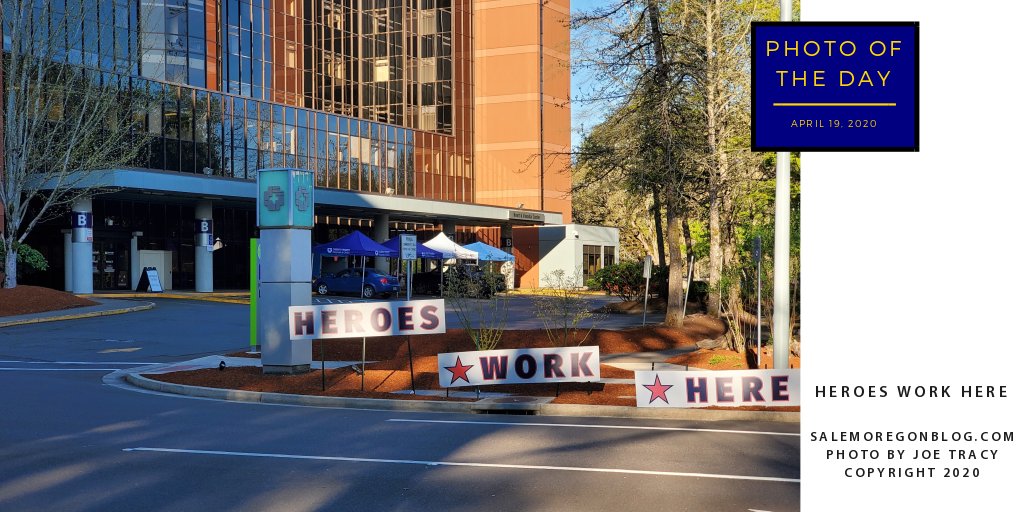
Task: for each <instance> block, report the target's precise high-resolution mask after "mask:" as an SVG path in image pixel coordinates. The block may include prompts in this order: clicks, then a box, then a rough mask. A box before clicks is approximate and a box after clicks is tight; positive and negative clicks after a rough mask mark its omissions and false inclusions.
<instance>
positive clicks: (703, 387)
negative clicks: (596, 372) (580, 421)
mask: <svg viewBox="0 0 1024 512" xmlns="http://www.w3.org/2000/svg"><path fill="white" fill-rule="evenodd" d="M634 379H635V381H636V405H637V407H709V406H717V407H740V406H745V405H771V406H786V405H800V371H799V370H732V371H639V372H634Z"/></svg>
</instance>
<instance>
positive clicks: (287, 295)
mask: <svg viewBox="0 0 1024 512" xmlns="http://www.w3.org/2000/svg"><path fill="white" fill-rule="evenodd" d="M311 241H312V231H311V230H309V229H263V230H260V256H261V258H260V276H259V281H260V282H259V295H260V297H259V303H258V304H257V318H258V324H259V325H258V326H257V328H258V329H259V332H260V334H261V338H260V350H261V351H262V354H261V356H262V359H263V373H286V374H294V373H305V372H307V371H309V365H310V363H311V362H312V358H313V348H312V347H313V342H312V341H309V340H298V341H291V340H290V337H289V333H288V306H308V305H310V303H311V302H312V297H311V293H310V286H309V276H311V275H313V268H312V263H311V262H310V259H309V258H308V257H306V256H305V255H306V254H308V253H309V248H310V247H311ZM293 255H294V257H293Z"/></svg>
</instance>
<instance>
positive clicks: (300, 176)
mask: <svg viewBox="0 0 1024 512" xmlns="http://www.w3.org/2000/svg"><path fill="white" fill-rule="evenodd" d="M256 188H257V190H258V193H257V196H256V224H257V225H258V226H259V227H260V229H266V228H297V229H312V227H313V171H308V170H305V169H292V168H279V169H260V170H259V172H258V173H257V174H256Z"/></svg>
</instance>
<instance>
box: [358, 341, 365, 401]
mask: <svg viewBox="0 0 1024 512" xmlns="http://www.w3.org/2000/svg"><path fill="white" fill-rule="evenodd" d="M360 368H362V371H361V372H359V391H365V390H366V388H365V384H366V338H363V364H362V366H361V367H360Z"/></svg>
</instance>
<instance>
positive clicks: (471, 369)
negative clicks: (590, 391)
mask: <svg viewBox="0 0 1024 512" xmlns="http://www.w3.org/2000/svg"><path fill="white" fill-rule="evenodd" d="M437 374H438V378H439V379H440V382H441V387H445V388H449V387H458V386H480V385H485V384H547V383H555V382H595V381H598V380H601V355H600V353H599V351H598V347H596V346H591V347H550V348H521V349H510V350H478V351H474V352H450V353H447V354H438V355H437Z"/></svg>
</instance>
